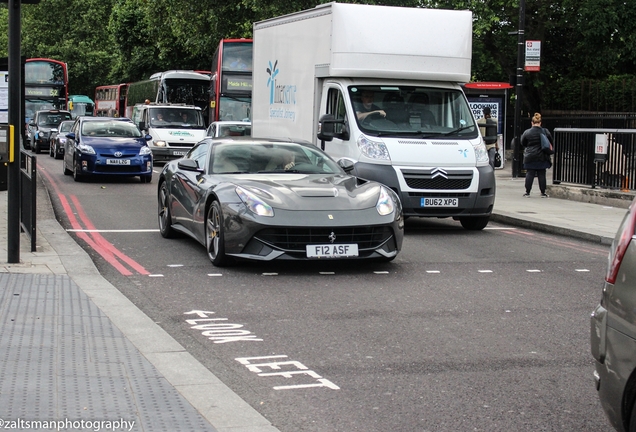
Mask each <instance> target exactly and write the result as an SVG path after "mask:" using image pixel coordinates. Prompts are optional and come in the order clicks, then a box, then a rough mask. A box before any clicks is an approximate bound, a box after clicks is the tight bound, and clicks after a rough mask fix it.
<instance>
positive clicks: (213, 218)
mask: <svg viewBox="0 0 636 432" xmlns="http://www.w3.org/2000/svg"><path fill="white" fill-rule="evenodd" d="M205 247H206V249H207V251H208V257H209V258H210V261H212V264H214V265H215V266H217V267H222V266H225V265H227V264H229V263H230V260H229V259H228V257H227V256H226V255H225V239H224V233H223V213H222V212H221V205H220V204H219V202H218V201H213V202H212V205H210V207H209V208H208V214H207V217H206V218H205Z"/></svg>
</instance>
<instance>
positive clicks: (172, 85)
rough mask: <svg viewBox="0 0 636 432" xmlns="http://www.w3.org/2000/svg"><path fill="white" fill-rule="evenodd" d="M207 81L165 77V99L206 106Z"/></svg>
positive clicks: (172, 101)
mask: <svg viewBox="0 0 636 432" xmlns="http://www.w3.org/2000/svg"><path fill="white" fill-rule="evenodd" d="M209 86H210V83H209V82H208V81H193V80H183V79H178V78H166V80H165V90H166V100H167V101H169V102H170V103H182V104H186V105H195V106H198V107H206V106H207V104H208V99H209V95H208V90H209Z"/></svg>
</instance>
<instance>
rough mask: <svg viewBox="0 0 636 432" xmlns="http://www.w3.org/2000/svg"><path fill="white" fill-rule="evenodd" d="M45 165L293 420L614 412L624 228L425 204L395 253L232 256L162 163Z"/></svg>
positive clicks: (185, 321)
mask: <svg viewBox="0 0 636 432" xmlns="http://www.w3.org/2000/svg"><path fill="white" fill-rule="evenodd" d="M38 165H39V168H40V172H41V174H42V176H43V178H44V180H45V183H46V184H47V187H48V189H49V191H50V194H51V199H52V202H53V205H54V208H55V211H56V214H57V215H58V219H59V220H60V222H61V223H62V225H63V226H64V227H65V228H67V229H69V230H73V231H72V235H73V236H74V237H75V238H76V239H77V241H78V243H79V244H80V245H82V247H84V248H85V249H86V250H87V251H88V253H89V254H90V255H91V257H92V258H93V260H94V261H95V263H96V265H97V267H98V268H99V270H100V272H101V273H102V275H103V276H104V277H106V278H107V279H108V280H109V281H110V282H111V283H112V284H113V285H115V286H117V287H118V288H119V289H120V290H121V291H122V292H123V293H124V294H125V295H126V296H127V297H129V298H130V299H131V300H132V301H133V302H134V303H135V304H136V305H137V306H138V307H139V308H140V309H141V310H143V311H144V312H145V313H146V314H147V315H148V316H150V317H151V318H152V319H153V320H154V321H156V322H157V323H158V324H159V325H160V326H162V327H163V328H164V329H165V330H166V331H168V333H170V335H172V336H173V337H174V338H175V339H176V340H177V341H178V342H180V343H181V344H182V345H183V346H184V347H186V349H187V350H188V351H189V352H190V353H191V354H193V355H194V356H195V357H196V358H197V359H198V360H199V361H201V362H202V363H203V364H204V365H205V366H206V367H208V368H209V369H210V370H211V371H212V372H213V373H214V374H215V375H216V376H218V377H219V378H220V379H221V380H222V381H223V382H224V383H225V384H227V385H228V386H229V387H231V388H232V389H233V390H234V391H235V392H236V393H237V394H238V395H239V396H241V397H242V398H243V399H244V400H246V401H247V402H248V403H250V405H252V406H253V407H254V408H255V409H257V410H258V411H259V412H260V413H261V414H263V415H264V416H265V417H266V418H268V419H269V420H270V421H271V422H272V423H273V425H274V426H276V427H277V428H279V429H280V430H281V431H283V432H300V431H320V432H324V431H365V432H368V431H387V430H395V431H428V430H431V431H433V430H443V431H451V430H452V431H468V430H471V431H510V430H520V431H521V430H523V431H525V430H548V431H551V430H555V431H569V430H572V431H574V430H576V431H581V430H594V431H600V430H609V426H608V423H607V421H606V419H605V417H604V415H603V412H602V409H601V407H600V404H599V402H598V397H597V395H596V390H595V389H594V385H593V380H592V371H593V363H592V358H591V355H590V353H589V314H590V312H591V311H592V309H593V307H594V306H595V305H596V303H597V302H598V296H599V295H600V286H601V281H602V278H603V276H604V268H605V264H606V257H607V251H608V249H607V247H606V246H602V245H598V244H592V243H586V242H583V241H578V240H574V239H570V238H566V237H558V236H551V235H547V234H542V233H538V232H533V231H531V230H527V229H515V228H514V227H510V226H505V225H500V224H494V223H491V224H490V225H489V226H488V227H487V229H485V230H484V231H481V232H469V231H465V230H463V229H462V228H461V226H460V225H459V223H458V222H454V221H449V220H426V219H409V220H408V221H407V226H406V235H405V240H404V248H403V250H402V252H401V253H400V255H399V256H398V257H397V258H396V259H395V260H394V261H393V262H392V263H386V264H371V263H360V262H354V263H335V262H333V263H307V264H304V263H301V264H299V263H294V264H286V265H285V264H252V263H246V264H239V265H237V266H234V267H229V268H223V269H218V268H215V267H213V266H212V265H211V263H210V262H209V261H208V259H207V256H206V254H205V250H204V248H203V246H201V245H199V244H198V243H197V242H195V241H193V240H190V239H188V238H185V237H183V238H178V239H173V240H166V239H164V238H162V237H161V235H160V234H159V232H158V229H157V215H156V213H157V204H156V188H157V183H156V177H155V179H153V183H150V184H142V183H140V181H139V179H138V178H135V179H125V180H109V179H95V180H93V181H90V182H81V183H76V182H74V181H73V179H72V177H70V176H64V175H63V174H62V168H61V161H58V160H53V159H52V158H49V157H48V156H46V155H40V156H39V157H38ZM158 169H159V167H157V170H158Z"/></svg>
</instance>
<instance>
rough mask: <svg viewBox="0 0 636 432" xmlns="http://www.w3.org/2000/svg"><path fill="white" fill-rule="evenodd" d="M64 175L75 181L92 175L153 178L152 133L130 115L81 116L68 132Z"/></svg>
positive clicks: (150, 179)
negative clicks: (141, 126)
mask: <svg viewBox="0 0 636 432" xmlns="http://www.w3.org/2000/svg"><path fill="white" fill-rule="evenodd" d="M66 137H67V140H66V144H65V147H64V161H63V168H64V174H66V175H70V174H73V178H74V179H75V181H80V180H82V178H84V177H86V176H89V175H108V176H110V175H117V176H139V177H140V178H141V182H142V183H150V182H151V181H152V151H151V150H150V147H148V141H149V140H151V139H152V137H151V136H150V135H146V136H144V135H143V134H142V133H141V131H140V130H139V128H138V127H137V126H136V125H135V124H134V123H133V122H132V121H131V120H129V119H127V118H115V117H78V118H77V120H75V123H74V124H73V127H72V128H71V131H70V132H69V133H67V134H66Z"/></svg>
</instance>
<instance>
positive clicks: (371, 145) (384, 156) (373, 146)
mask: <svg viewBox="0 0 636 432" xmlns="http://www.w3.org/2000/svg"><path fill="white" fill-rule="evenodd" d="M357 144H358V148H359V149H360V151H361V152H362V154H363V155H365V156H366V157H368V158H370V159H378V160H391V157H390V156H389V149H387V148H386V145H385V144H384V143H383V142H381V141H373V140H370V139H369V138H368V137H366V136H364V135H360V136H359V137H358V142H357Z"/></svg>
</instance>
